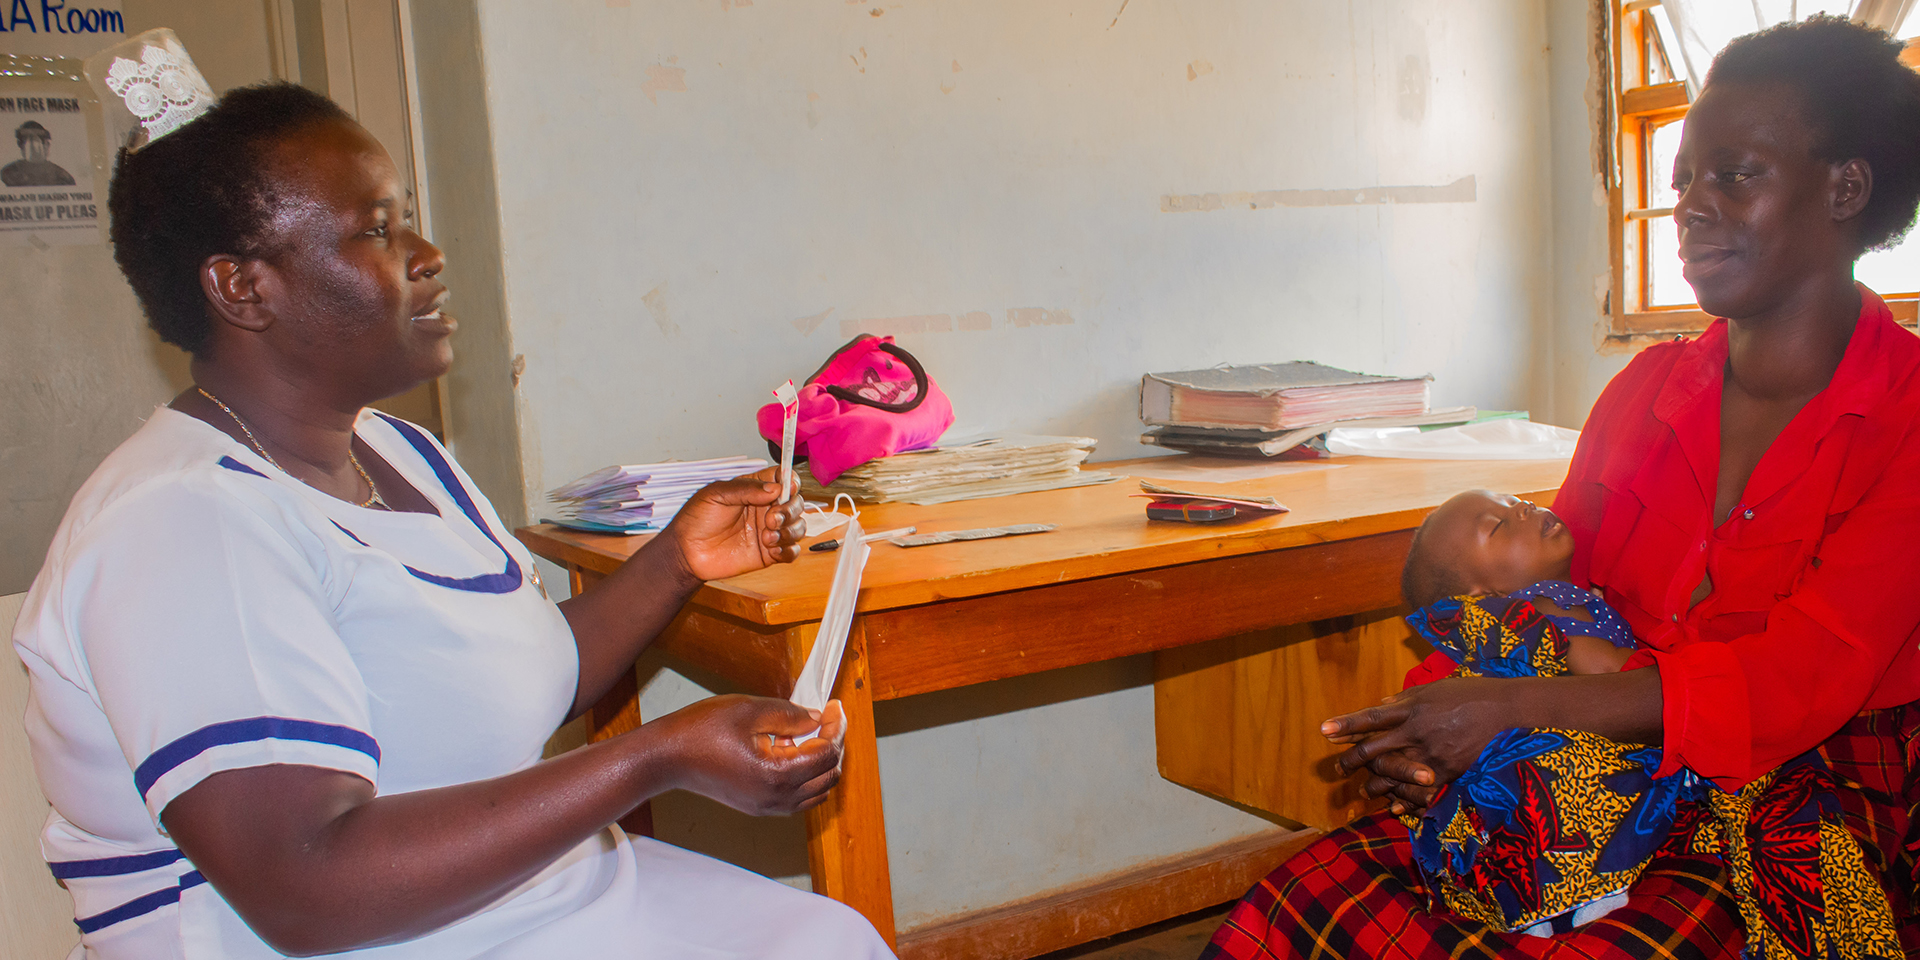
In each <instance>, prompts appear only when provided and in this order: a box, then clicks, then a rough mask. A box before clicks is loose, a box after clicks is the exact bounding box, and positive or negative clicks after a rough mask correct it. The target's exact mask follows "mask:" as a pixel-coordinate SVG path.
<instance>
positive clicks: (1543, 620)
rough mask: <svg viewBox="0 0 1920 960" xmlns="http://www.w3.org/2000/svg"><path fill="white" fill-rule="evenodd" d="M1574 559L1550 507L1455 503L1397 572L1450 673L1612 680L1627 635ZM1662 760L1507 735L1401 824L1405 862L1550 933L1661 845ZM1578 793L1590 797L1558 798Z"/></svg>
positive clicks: (1475, 908) (1456, 895) (1670, 788)
mask: <svg viewBox="0 0 1920 960" xmlns="http://www.w3.org/2000/svg"><path fill="white" fill-rule="evenodd" d="M1573 548H1574V542H1573V534H1572V532H1571V531H1569V530H1568V529H1567V525H1566V524H1565V523H1562V522H1561V521H1560V518H1558V517H1556V516H1554V515H1553V512H1552V511H1550V510H1547V509H1546V508H1544V507H1540V506H1538V505H1536V504H1533V503H1530V502H1528V501H1526V500H1521V499H1519V498H1516V497H1513V496H1509V495H1507V494H1501V493H1494V492H1492V491H1489V490H1469V491H1467V492H1465V493H1462V494H1459V495H1458V496H1455V497H1453V498H1452V499H1450V500H1448V501H1447V502H1446V503H1444V504H1441V505H1440V507H1439V509H1437V510H1435V511H1434V512H1433V514H1432V515H1431V516H1429V517H1428V518H1427V521H1426V522H1425V523H1424V524H1422V525H1421V526H1420V529H1419V530H1418V531H1417V532H1416V533H1415V534H1414V538H1413V546H1412V549H1411V551H1410V552H1409V554H1408V556H1407V563H1406V566H1405V567H1404V568H1403V569H1402V571H1401V575H1400V590H1401V593H1402V594H1403V595H1404V596H1405V597H1406V600H1407V603H1408V604H1409V605H1410V606H1412V607H1414V613H1413V614H1412V615H1410V616H1409V617H1408V618H1407V619H1408V622H1410V623H1411V624H1412V625H1413V627H1414V628H1415V629H1416V630H1417V631H1418V632H1419V633H1420V634H1421V635H1422V636H1424V637H1425V638H1426V639H1427V641H1428V642H1430V643H1432V644H1433V645H1434V647H1435V648H1436V649H1437V650H1439V651H1441V652H1442V653H1445V654H1446V655H1447V656H1448V657H1449V658H1451V659H1452V660H1453V662H1454V663H1455V664H1456V666H1455V668H1454V670H1453V673H1452V675H1454V676H1493V677H1519V676H1554V675H1558V674H1564V673H1576V674H1592V673H1612V672H1615V671H1618V670H1619V669H1620V667H1621V665H1622V664H1624V663H1625V662H1626V660H1627V658H1628V657H1629V656H1631V654H1632V652H1633V650H1632V648H1633V635H1632V633H1631V631H1630V630H1629V629H1628V627H1627V624H1626V621H1625V620H1624V619H1622V618H1621V616H1620V615H1619V614H1618V613H1617V612H1615V611H1614V610H1613V608H1612V607H1609V606H1608V605H1607V603H1606V601H1604V600H1602V599H1600V598H1599V597H1597V596H1595V595H1594V594H1592V593H1589V592H1587V591H1585V590H1582V589H1580V588H1579V587H1576V586H1574V585H1573V584H1572V583H1570V582H1568V580H1567V577H1568V576H1569V568H1570V566H1571V563H1572V559H1573ZM1522 601H1524V603H1523V602H1522ZM1658 757H1659V754H1658V751H1657V750H1654V749H1651V748H1647V747H1640V746H1631V747H1629V746H1623V745H1619V744H1613V743H1611V742H1610V741H1606V740H1604V739H1602V738H1599V737H1594V736H1592V735H1590V734H1578V733H1573V732H1569V731H1536V730H1510V731H1506V732H1504V733H1502V734H1501V735H1500V736H1499V737H1497V738H1496V739H1495V740H1494V742H1493V743H1491V744H1489V745H1488V747H1487V750H1486V751H1485V752H1483V753H1482V754H1481V756H1480V758H1479V759H1478V760H1476V761H1475V763H1474V765H1473V766H1472V767H1471V768H1469V769H1468V770H1467V771H1466V772H1465V773H1463V774H1462V775H1461V776H1460V778H1459V779H1458V780H1457V781H1455V783H1454V784H1452V785H1451V786H1449V787H1448V788H1447V789H1446V790H1445V791H1443V792H1442V793H1441V794H1440V796H1439V797H1437V798H1436V799H1435V801H1434V806H1433V807H1432V809H1430V810H1427V811H1426V812H1424V813H1423V814H1420V815H1418V816H1414V815H1412V814H1408V815H1404V816H1403V817H1402V818H1401V819H1402V820H1403V822H1405V823H1406V824H1407V826H1408V827H1409V828H1410V829H1411V830H1412V831H1413V840H1414V859H1415V862H1416V864H1417V865H1418V866H1419V867H1420V870H1421V872H1422V873H1423V874H1424V875H1425V876H1426V878H1427V881H1428V884H1429V887H1430V888H1432V892H1433V895H1435V896H1436V897H1437V898H1439V899H1441V900H1443V901H1444V902H1445V905H1446V906H1447V907H1449V908H1451V909H1452V910H1453V911H1454V912H1455V913H1459V914H1461V915H1462V916H1468V917H1472V918H1473V919H1476V920H1480V921H1482V922H1484V923H1487V924H1489V925H1490V926H1493V927H1496V928H1498V929H1501V930H1506V931H1509V932H1526V933H1533V934H1538V935H1542V936H1545V935H1550V934H1552V933H1554V932H1558V931H1563V930H1566V929H1569V928H1571V927H1572V926H1576V925H1579V924H1583V923H1586V922H1588V921H1590V920H1593V919H1596V918H1598V917H1600V916H1603V915H1605V914H1606V913H1607V912H1608V911H1610V910H1612V909H1613V908H1615V907H1617V906H1619V905H1620V904H1622V903H1624V902H1625V900H1626V895H1625V892H1624V891H1625V888H1626V887H1627V886H1628V885H1629V884H1630V883H1631V882H1632V880H1633V879H1634V878H1635V877H1636V876H1637V875H1638V873H1639V869H1638V868H1639V866H1640V865H1641V864H1642V863H1643V862H1644V861H1645V859H1646V857H1647V856H1648V855H1650V854H1651V853H1652V851H1653V849H1654V848H1655V847H1657V846H1658V844H1659V843H1660V842H1661V840H1663V839H1664V837H1665V833H1666V831H1665V829H1664V826H1661V828H1660V829H1658V830H1653V831H1650V830H1648V829H1647V827H1649V826H1654V825H1656V824H1657V823H1658V822H1659V821H1661V820H1665V821H1666V822H1671V808H1672V805H1673V804H1672V800H1673V794H1674V793H1675V791H1676V790H1677V789H1678V788H1680V787H1681V786H1682V784H1680V783H1677V782H1675V783H1666V782H1665V781H1674V780H1676V778H1674V777H1667V778H1662V781H1660V782H1656V781H1654V780H1653V779H1652V773H1653V772H1654V770H1656V769H1657V768H1658V766H1659V759H1658ZM1573 797H1579V798H1581V800H1582V801H1587V802H1576V803H1573V804H1564V803H1560V802H1558V801H1559V800H1562V799H1570V798H1573ZM1596 797H1598V800H1597V802H1595V798H1596ZM1568 807H1572V808H1573V809H1567V808H1568ZM1663 813H1664V814H1665V816H1664V817H1662V816H1661V814H1663ZM1649 815H1652V816H1651V819H1652V820H1653V821H1654V823H1649V819H1650V818H1649ZM1627 820H1633V821H1637V822H1635V823H1634V824H1633V826H1632V827H1631V828H1629V827H1627V826H1624V825H1623V822H1624V821H1627Z"/></svg>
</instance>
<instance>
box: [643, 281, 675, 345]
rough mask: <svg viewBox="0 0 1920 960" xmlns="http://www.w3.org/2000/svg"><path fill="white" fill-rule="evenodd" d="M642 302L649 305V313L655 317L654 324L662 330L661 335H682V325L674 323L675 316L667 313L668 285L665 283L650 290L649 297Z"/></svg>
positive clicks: (645, 297)
mask: <svg viewBox="0 0 1920 960" xmlns="http://www.w3.org/2000/svg"><path fill="white" fill-rule="evenodd" d="M640 302H641V303H644V304H646V305H647V312H648V313H650V314H652V315H653V323H654V325H655V326H657V327H659V328H660V333H661V335H663V336H667V337H677V336H679V335H680V325H679V324H677V323H675V322H673V315H672V314H670V313H668V312H667V285H666V284H664V283H663V284H661V285H659V286H657V287H654V288H653V289H652V290H648V291H647V295H646V296H644V297H641V298H640Z"/></svg>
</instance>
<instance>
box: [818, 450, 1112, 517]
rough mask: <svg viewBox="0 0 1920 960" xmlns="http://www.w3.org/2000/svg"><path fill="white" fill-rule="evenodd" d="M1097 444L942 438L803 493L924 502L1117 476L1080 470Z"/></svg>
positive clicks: (873, 500) (1028, 490)
mask: <svg viewBox="0 0 1920 960" xmlns="http://www.w3.org/2000/svg"><path fill="white" fill-rule="evenodd" d="M1094 442H1095V441H1094V439H1093V438H1092V437H1040V436H1014V435H1009V436H1001V437H990V438H985V439H978V440H970V441H961V442H958V443H948V444H942V445H940V446H937V447H930V448H928V449H925V450H916V451H913V452H911V453H896V454H894V455H892V456H890V457H880V458H878V459H875V460H869V461H867V462H866V463H863V464H861V465H859V466H857V467H853V468H851V469H849V470H847V471H846V472H845V473H842V474H841V475H840V476H839V477H838V478H836V479H835V480H834V481H833V483H831V484H828V485H826V486H824V487H823V486H821V485H820V484H819V483H817V482H815V481H814V479H813V477H812V476H811V475H810V474H809V475H804V476H802V477H801V482H800V492H801V494H802V495H803V496H805V497H806V498H807V499H809V500H817V501H823V502H824V501H831V500H832V499H833V495H834V494H836V493H844V494H847V495H848V496H851V497H853V498H854V499H855V500H861V501H864V502H868V503H888V502H900V503H913V504H921V505H926V504H935V503H949V502H952V501H954V500H972V499H975V498H978V497H998V496H1004V495H1006V494H1010V493H1031V492H1033V491H1036V490H1057V489H1060V488H1062V487H1082V486H1086V485H1088V484H1094V483H1107V482H1109V481H1112V480H1117V479H1119V477H1117V476H1114V475H1113V474H1109V473H1102V472H1098V471H1083V470H1081V469H1080V464H1081V462H1082V461H1084V460H1086V459H1087V456H1088V455H1089V454H1091V453H1093V446H1094Z"/></svg>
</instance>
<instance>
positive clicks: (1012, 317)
mask: <svg viewBox="0 0 1920 960" xmlns="http://www.w3.org/2000/svg"><path fill="white" fill-rule="evenodd" d="M1072 322H1073V314H1070V313H1068V312H1066V311H1065V310H1045V309H1042V308H1040V307H1014V308H1013V309H1011V310H1008V311H1007V324H1008V325H1009V326H1014V327H1051V326H1060V325H1064V324H1069V323H1072Z"/></svg>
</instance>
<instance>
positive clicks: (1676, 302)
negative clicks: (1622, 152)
mask: <svg viewBox="0 0 1920 960" xmlns="http://www.w3.org/2000/svg"><path fill="white" fill-rule="evenodd" d="M1684 123H1685V121H1681V120H1675V121H1672V122H1669V123H1663V124H1661V125H1660V126H1658V127H1655V128H1653V129H1652V130H1651V131H1650V132H1649V133H1648V134H1647V208H1648V209H1651V210H1658V209H1660V208H1662V207H1671V206H1673V204H1674V201H1675V200H1676V199H1678V195H1677V194H1675V193H1674V192H1673V158H1674V156H1675V155H1677V154H1678V153H1679V152H1680V128H1681V127H1682V126H1683V125H1684ZM1644 222H1645V223H1646V225H1647V234H1646V236H1647V305H1648V306H1654V307H1676V306H1683V305H1685V304H1689V303H1692V302H1693V288H1692V287H1690V286H1688V285H1687V280H1686V278H1685V277H1683V276H1681V275H1680V238H1679V234H1678V232H1677V231H1676V230H1675V228H1674V223H1673V218H1672V217H1655V218H1653V219H1651V220H1646V221H1644Z"/></svg>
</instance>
